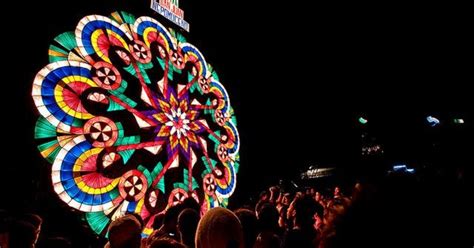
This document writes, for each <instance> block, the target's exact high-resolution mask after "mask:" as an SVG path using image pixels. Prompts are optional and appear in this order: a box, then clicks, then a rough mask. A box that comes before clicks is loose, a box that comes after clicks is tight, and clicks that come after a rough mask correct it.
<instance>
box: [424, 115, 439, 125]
mask: <svg viewBox="0 0 474 248" xmlns="http://www.w3.org/2000/svg"><path fill="white" fill-rule="evenodd" d="M426 120H427V121H428V123H429V124H430V125H431V126H432V127H434V126H436V125H438V124H439V120H438V119H437V118H436V117H433V116H431V115H430V116H428V117H426Z"/></svg>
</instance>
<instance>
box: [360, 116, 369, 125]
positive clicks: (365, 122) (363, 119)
mask: <svg viewBox="0 0 474 248" xmlns="http://www.w3.org/2000/svg"><path fill="white" fill-rule="evenodd" d="M359 122H360V123H361V124H364V125H365V124H367V122H369V121H368V120H367V119H365V118H364V117H359Z"/></svg>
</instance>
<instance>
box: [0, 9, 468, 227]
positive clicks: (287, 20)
mask: <svg viewBox="0 0 474 248" xmlns="http://www.w3.org/2000/svg"><path fill="white" fill-rule="evenodd" d="M180 7H181V8H182V9H183V10H184V15H185V20H186V21H188V22H189V23H190V29H191V32H190V33H189V34H187V35H186V37H187V38H188V41H189V42H190V43H192V44H194V45H195V46H196V47H197V48H199V49H200V51H201V52H202V53H203V54H204V56H205V57H206V60H207V61H208V62H209V63H211V64H212V65H213V66H214V68H215V69H216V71H217V73H218V74H219V77H220V79H221V82H222V84H223V85H224V86H225V87H226V89H227V91H228V93H229V95H230V99H231V103H232V106H233V107H234V108H235V111H236V115H237V121H238V129H239V132H240V135H241V171H240V172H239V174H238V181H240V182H239V183H238V186H237V192H236V196H237V199H244V198H247V197H249V194H251V193H252V194H253V193H255V192H257V191H259V190H261V189H263V187H264V186H266V185H268V184H270V183H277V182H278V180H279V179H280V178H285V179H293V178H294V177H295V175H296V174H297V173H298V170H300V169H303V168H306V167H307V166H309V165H312V164H320V165H323V166H325V165H328V166H336V167H342V168H357V166H358V165H359V163H360V135H361V133H362V132H369V133H371V135H374V136H376V137H377V139H378V142H380V143H382V144H383V145H384V147H385V151H386V153H385V156H386V157H385V160H384V161H389V162H392V161H393V162H397V161H402V162H410V161H415V162H419V161H422V160H424V159H426V158H427V157H428V156H429V155H430V154H431V153H430V149H432V148H430V147H431V146H432V145H433V144H432V141H433V140H434V141H441V143H442V144H440V146H445V147H447V150H448V151H447V152H446V153H444V154H445V155H446V156H448V155H453V156H458V155H459V156H460V157H459V158H458V161H457V162H459V163H464V164H466V163H467V158H468V155H467V151H469V150H471V151H472V149H471V148H472V145H469V144H470V142H468V141H470V140H471V139H472V137H473V136H472V127H473V125H472V123H473V122H474V118H473V117H474V116H473V111H472V109H473V101H472V99H473V98H472V94H473V91H472V86H471V85H470V84H471V83H472V58H473V48H472V47H473V46H472V44H474V43H473V39H472V35H471V33H472V30H471V29H472V28H470V29H468V28H467V27H468V24H467V20H468V16H467V15H464V14H463V13H459V12H454V10H453V9H452V8H451V7H450V6H438V5H416V6H414V5H401V4H399V5H397V4H386V5H383V6H374V5H369V4H367V5H356V4H354V5H351V6H343V5H331V6H329V5H321V4H316V5H315V7H311V8H310V7H309V6H306V2H304V1H300V2H297V1H289V2H288V3H286V4H274V5H271V6H270V5H268V4H264V3H263V1H196V0H192V1H191V0H181V1H180ZM114 10H125V11H129V12H131V13H133V14H135V15H136V16H140V15H151V16H152V17H154V18H156V19H158V20H159V21H161V22H162V23H163V24H165V25H168V26H170V25H171V24H170V23H169V22H167V21H166V20H165V19H164V18H162V17H160V16H159V15H158V14H156V13H154V12H152V10H150V9H149V2H148V1H141V0H140V1H139V0H133V1H132V0H120V1H119V0H116V1H111V0H107V1H104V0H100V1H99V0H94V1H92V0H81V1H74V2H73V1H34V2H29V1H28V2H27V1H24V2H20V1H17V2H16V3H14V4H13V6H12V7H11V10H6V11H9V12H10V11H11V12H13V13H15V18H7V17H6V16H5V17H4V18H3V19H4V22H3V23H4V25H3V30H4V36H3V42H4V43H7V45H6V46H5V45H4V51H6V52H7V53H6V54H4V55H3V57H2V58H3V63H4V64H8V65H7V67H6V68H5V67H4V70H5V69H6V71H5V72H4V73H3V74H4V75H7V77H6V78H5V77H4V79H3V80H2V83H3V85H4V86H5V85H6V87H7V89H4V90H3V91H2V92H3V93H4V96H3V99H2V101H3V102H5V103H3V102H2V106H3V109H6V110H7V113H8V114H7V115H5V118H4V122H5V123H4V125H6V126H7V128H6V129H5V130H7V131H6V132H7V134H4V135H6V136H4V137H5V138H4V139H3V140H4V142H5V143H4V145H5V146H7V150H6V151H5V150H4V152H3V155H4V156H13V154H19V155H20V156H19V157H15V158H14V160H10V162H7V161H8V160H4V162H3V163H2V173H1V175H2V180H1V181H2V184H1V185H2V189H5V186H6V185H8V184H9V183H11V182H12V180H13V179H15V181H14V183H15V185H21V188H20V189H18V190H17V191H15V192H13V191H11V190H5V191H6V192H5V193H6V198H7V199H8V200H7V201H8V203H7V205H6V208H9V209H12V208H13V207H15V208H16V207H18V209H30V210H36V209H39V210H40V211H45V209H47V208H52V209H56V210H57V211H59V212H60V213H61V214H63V215H65V214H66V211H64V210H62V209H59V207H57V206H55V205H57V204H60V203H59V200H58V199H54V198H55V196H54V193H53V192H52V189H50V188H49V185H46V184H45V183H44V180H49V172H48V169H47V168H48V166H49V165H48V164H47V162H46V161H44V160H43V159H42V158H41V157H40V155H39V152H38V151H37V149H36V147H35V141H34V140H33V129H34V123H35V121H36V119H37V117H38V113H37V112H36V110H35V108H34V103H33V101H32V99H31V97H30V94H31V93H30V92H31V85H32V82H33V78H34V76H35V74H36V73H37V72H38V71H39V70H40V69H41V68H42V67H43V66H45V65H46V64H47V62H48V54H47V52H48V46H49V44H50V42H51V41H52V40H53V38H54V37H55V36H56V35H58V34H60V33H62V32H65V31H70V30H74V28H75V26H76V24H77V22H78V21H79V20H80V19H81V18H82V17H83V16H85V15H89V14H100V15H108V14H110V13H111V12H113V11H114ZM19 19H23V21H22V22H23V23H20V22H18V20H19ZM171 26H172V25H171ZM172 27H174V28H176V26H172ZM5 28H6V31H5ZM10 46H11V47H10ZM7 95H8V97H10V96H11V97H12V98H13V101H11V100H8V99H12V98H8V99H7V98H6V96H7ZM361 114H363V115H364V116H366V117H367V118H368V120H369V123H368V126H367V127H361V125H360V124H359V123H358V122H357V119H358V118H359V116H360V115H361ZM427 115H435V116H438V117H439V118H440V120H441V121H442V124H441V126H440V127H437V128H436V129H430V128H429V126H428V125H427V123H426V120H425V118H426V116H427ZM457 116H462V118H464V119H465V121H466V125H465V126H464V127H456V126H455V125H453V124H452V118H455V117H457ZM456 128H457V129H456ZM7 137H8V138H7ZM469 137H470V138H469ZM443 142H444V143H443ZM15 156H17V155H15ZM449 158H452V157H449ZM449 158H447V157H443V158H442V159H444V160H446V161H447V160H449ZM471 161H472V159H471ZM46 178H47V179H46ZM14 187H17V186H14ZM10 188H12V187H10ZM2 192H3V190H2ZM4 199H5V198H4ZM41 200H43V201H41ZM2 202H3V203H2V205H3V204H5V201H3V200H2ZM53 215H54V214H53ZM65 218H66V217H65ZM67 218H71V219H72V218H73V217H71V216H69V217H67Z"/></svg>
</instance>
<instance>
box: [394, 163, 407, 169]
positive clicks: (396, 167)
mask: <svg viewBox="0 0 474 248" xmlns="http://www.w3.org/2000/svg"><path fill="white" fill-rule="evenodd" d="M406 168H407V165H406V164H399V165H394V166H393V170H394V171H398V170H401V169H403V170H406Z"/></svg>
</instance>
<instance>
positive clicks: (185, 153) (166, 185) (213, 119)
mask: <svg viewBox="0 0 474 248" xmlns="http://www.w3.org/2000/svg"><path fill="white" fill-rule="evenodd" d="M49 60H50V64H48V65H46V66H45V67H44V68H43V69H41V70H40V71H39V72H38V74H37V75H36V78H35V79H34V83H33V89H32V96H33V99H34V102H35V105H36V107H37V109H38V111H39V113H40V114H41V116H40V117H39V119H38V121H37V124H36V128H35V138H36V139H38V140H39V142H40V145H39V146H38V147H39V150H40V152H41V155H42V156H43V157H44V158H45V159H46V160H48V161H49V162H50V163H52V167H51V179H52V184H53V185H52V186H53V188H54V191H55V192H56V193H57V195H58V196H59V198H60V199H61V200H62V201H64V202H65V203H66V204H68V205H69V206H70V207H71V208H74V209H77V210H80V211H82V212H84V213H85V217H86V218H85V219H86V220H87V221H88V223H89V225H90V226H91V228H92V229H93V230H94V231H95V232H96V233H98V234H102V235H104V234H105V233H106V231H107V228H106V227H107V226H108V224H109V223H110V221H111V220H113V219H115V218H117V217H119V216H121V215H124V214H126V213H129V212H135V213H138V214H140V215H141V216H142V218H143V219H144V221H145V223H146V228H145V230H144V234H150V233H151V231H152V229H151V225H152V223H153V219H154V217H155V216H156V214H158V213H160V212H163V211H166V209H167V208H169V207H170V206H173V205H176V204H178V203H179V202H181V201H183V200H184V199H185V198H187V197H193V198H194V199H196V201H198V202H199V204H200V205H201V212H202V213H204V212H205V211H206V210H208V209H210V208H213V207H216V206H226V205H227V203H228V198H229V197H230V196H231V195H232V193H233V191H234V189H235V187H236V174H237V171H238V169H239V162H238V161H239V155H238V151H239V135H238V132H237V128H236V120H235V117H234V112H233V109H232V107H231V105H230V101H229V96H228V94H227V92H226V90H225V89H224V87H223V86H222V84H221V83H220V82H219V77H218V76H217V74H216V72H215V71H214V70H213V68H212V67H211V66H210V65H209V64H208V63H207V62H206V60H205V58H204V56H203V55H202V54H201V52H199V50H198V49H197V48H196V47H194V46H193V45H191V44H189V43H187V42H186V40H185V38H184V37H183V36H181V35H180V34H179V33H176V32H174V31H173V30H167V29H166V28H165V27H164V26H163V25H161V24H160V23H159V22H158V21H156V20H154V19H153V18H150V17H146V16H143V17H140V18H135V17H133V16H132V15H130V14H128V13H125V12H115V13H113V14H111V15H110V16H109V17H106V16H100V15H90V16H86V17H84V18H82V20H80V22H79V23H78V25H77V27H76V30H75V31H74V32H66V33H63V34H61V35H59V36H57V37H56V38H55V39H54V42H53V44H51V46H50V48H49Z"/></svg>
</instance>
